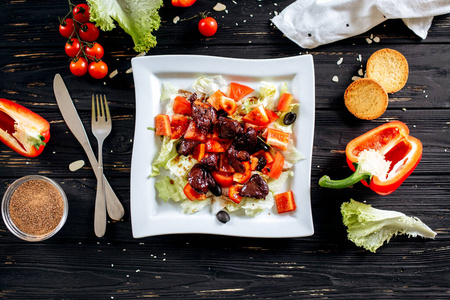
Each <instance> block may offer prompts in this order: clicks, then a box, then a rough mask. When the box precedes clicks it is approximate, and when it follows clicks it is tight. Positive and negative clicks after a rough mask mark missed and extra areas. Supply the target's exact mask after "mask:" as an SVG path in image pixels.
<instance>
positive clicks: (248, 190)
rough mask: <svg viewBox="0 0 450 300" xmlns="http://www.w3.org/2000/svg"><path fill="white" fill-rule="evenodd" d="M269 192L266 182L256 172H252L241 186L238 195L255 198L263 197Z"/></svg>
mask: <svg viewBox="0 0 450 300" xmlns="http://www.w3.org/2000/svg"><path fill="white" fill-rule="evenodd" d="M268 194H269V186H268V185H267V182H266V181H265V180H264V179H263V178H262V177H261V176H259V175H258V174H254V175H253V176H252V177H251V178H250V179H249V180H248V181H247V182H246V183H245V184H244V186H243V187H242V188H241V190H240V192H239V195H241V196H242V197H250V198H255V199H264V198H266V196H267V195H268Z"/></svg>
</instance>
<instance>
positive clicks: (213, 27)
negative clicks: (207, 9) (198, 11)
mask: <svg viewBox="0 0 450 300" xmlns="http://www.w3.org/2000/svg"><path fill="white" fill-rule="evenodd" d="M180 1H181V0H180ZM198 31H200V33H201V34H202V35H204V36H207V37H209V36H213V35H214V34H215V33H216V32H217V21H216V20H215V19H214V18H211V17H206V18H202V19H201V20H200V21H199V22H198Z"/></svg>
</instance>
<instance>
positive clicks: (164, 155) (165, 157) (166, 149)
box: [150, 136, 178, 177]
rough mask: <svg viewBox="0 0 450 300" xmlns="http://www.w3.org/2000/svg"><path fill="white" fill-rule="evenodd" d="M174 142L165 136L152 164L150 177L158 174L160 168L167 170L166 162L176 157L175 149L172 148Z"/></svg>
mask: <svg viewBox="0 0 450 300" xmlns="http://www.w3.org/2000/svg"><path fill="white" fill-rule="evenodd" d="M175 142H176V140H172V139H171V138H170V136H165V137H164V139H163V143H162V146H161V151H160V152H159V155H158V157H157V158H156V159H155V160H154V161H153V163H152V173H151V174H150V177H155V176H158V175H159V174H160V171H159V169H160V168H161V167H165V168H167V166H166V165H167V162H168V161H169V160H170V159H172V158H173V157H175V156H177V155H178V154H177V149H176V148H175V147H174V145H175Z"/></svg>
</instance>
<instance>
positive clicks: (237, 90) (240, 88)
mask: <svg viewBox="0 0 450 300" xmlns="http://www.w3.org/2000/svg"><path fill="white" fill-rule="evenodd" d="M251 92H253V89H252V88H251V87H248V86H246V85H243V84H240V83H236V82H232V83H230V98H232V99H234V101H239V100H241V99H242V98H244V97H245V96H247V95H248V94H250V93H251Z"/></svg>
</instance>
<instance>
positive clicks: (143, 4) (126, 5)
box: [87, 0, 163, 52]
mask: <svg viewBox="0 0 450 300" xmlns="http://www.w3.org/2000/svg"><path fill="white" fill-rule="evenodd" d="M87 2H88V4H89V6H90V13H91V19H90V21H91V22H94V23H96V26H98V27H100V29H102V30H104V31H110V30H112V29H114V28H115V27H116V25H115V24H114V20H115V21H116V22H117V23H118V24H119V26H120V27H122V29H123V30H125V32H126V33H128V34H129V35H130V36H131V37H132V39H133V42H134V50H135V51H136V52H146V51H148V50H150V48H153V47H155V46H156V38H155V37H154V36H153V34H152V33H153V31H154V30H158V29H159V25H160V23H161V18H160V16H159V13H158V11H159V8H160V7H161V6H162V4H163V1H162V0H145V1H140V0H127V1H120V0H87Z"/></svg>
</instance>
